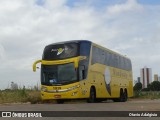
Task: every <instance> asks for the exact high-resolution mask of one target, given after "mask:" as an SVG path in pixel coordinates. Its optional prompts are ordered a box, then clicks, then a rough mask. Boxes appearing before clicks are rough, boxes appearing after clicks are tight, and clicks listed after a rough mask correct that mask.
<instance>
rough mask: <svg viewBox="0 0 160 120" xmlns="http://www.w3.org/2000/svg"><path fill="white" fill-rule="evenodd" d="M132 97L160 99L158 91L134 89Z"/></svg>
mask: <svg viewBox="0 0 160 120" xmlns="http://www.w3.org/2000/svg"><path fill="white" fill-rule="evenodd" d="M134 98H143V99H160V91H134Z"/></svg>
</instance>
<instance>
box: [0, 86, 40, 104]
mask: <svg viewBox="0 0 160 120" xmlns="http://www.w3.org/2000/svg"><path fill="white" fill-rule="evenodd" d="M26 102H31V103H32V104H35V103H40V102H41V96H40V91H36V90H26V89H21V90H9V89H8V90H2V91H0V104H3V103H26Z"/></svg>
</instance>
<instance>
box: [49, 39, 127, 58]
mask: <svg viewBox="0 0 160 120" xmlns="http://www.w3.org/2000/svg"><path fill="white" fill-rule="evenodd" d="M80 42H89V43H92V44H93V45H94V46H97V47H99V48H101V49H103V50H107V51H110V52H111V53H113V54H117V55H120V56H122V57H125V58H127V59H129V58H128V57H127V56H125V55H122V54H120V53H118V52H115V51H113V50H111V49H108V48H106V47H103V46H101V45H98V44H96V43H94V42H92V41H90V40H69V41H62V42H56V43H52V44H49V45H47V46H50V45H57V44H66V43H80Z"/></svg>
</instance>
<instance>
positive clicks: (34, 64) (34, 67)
mask: <svg viewBox="0 0 160 120" xmlns="http://www.w3.org/2000/svg"><path fill="white" fill-rule="evenodd" d="M40 62H42V60H37V61H36V62H34V63H33V71H34V72H36V68H37V67H36V64H37V63H40Z"/></svg>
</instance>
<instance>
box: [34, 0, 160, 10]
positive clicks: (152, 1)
mask: <svg viewBox="0 0 160 120" xmlns="http://www.w3.org/2000/svg"><path fill="white" fill-rule="evenodd" d="M124 2H126V0H67V3H66V4H67V5H68V6H70V7H73V6H75V5H76V4H84V3H89V4H90V5H92V6H94V7H97V8H103V7H105V6H108V5H114V4H121V3H124ZM137 2H138V3H140V4H144V5H159V4H160V0H137ZM36 3H37V4H39V5H43V4H44V3H45V0H37V1H36Z"/></svg>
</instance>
